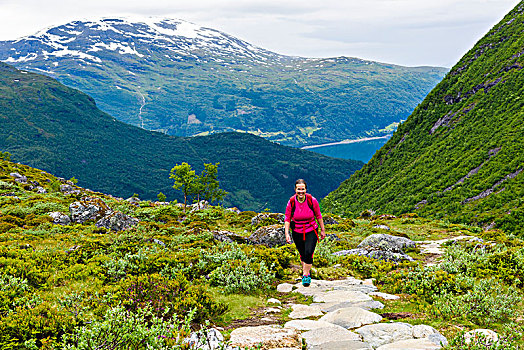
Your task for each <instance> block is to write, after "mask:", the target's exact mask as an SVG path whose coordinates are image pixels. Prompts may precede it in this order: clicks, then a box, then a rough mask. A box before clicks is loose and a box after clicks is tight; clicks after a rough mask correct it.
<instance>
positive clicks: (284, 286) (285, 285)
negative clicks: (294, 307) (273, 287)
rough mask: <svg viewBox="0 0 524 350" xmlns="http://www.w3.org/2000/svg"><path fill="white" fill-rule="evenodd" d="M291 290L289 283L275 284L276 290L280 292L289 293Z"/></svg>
mask: <svg viewBox="0 0 524 350" xmlns="http://www.w3.org/2000/svg"><path fill="white" fill-rule="evenodd" d="M292 290H293V285H292V284H291V283H280V284H279V285H278V286H277V292H280V293H286V294H287V293H291V291H292Z"/></svg>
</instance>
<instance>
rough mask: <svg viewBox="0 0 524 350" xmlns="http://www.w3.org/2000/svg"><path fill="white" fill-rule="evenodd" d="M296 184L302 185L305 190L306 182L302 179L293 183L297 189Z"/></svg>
mask: <svg viewBox="0 0 524 350" xmlns="http://www.w3.org/2000/svg"><path fill="white" fill-rule="evenodd" d="M298 184H303V185H305V186H306V190H307V183H306V180H304V179H298V180H297V181H295V188H297V185H298Z"/></svg>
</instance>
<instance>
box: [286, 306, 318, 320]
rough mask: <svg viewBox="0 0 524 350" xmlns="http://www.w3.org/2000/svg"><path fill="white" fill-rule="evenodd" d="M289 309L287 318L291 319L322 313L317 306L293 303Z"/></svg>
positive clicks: (316, 315) (315, 315)
mask: <svg viewBox="0 0 524 350" xmlns="http://www.w3.org/2000/svg"><path fill="white" fill-rule="evenodd" d="M291 309H292V310H293V311H291V313H290V314H289V318H292V319H297V318H308V317H318V316H322V315H323V314H324V313H323V312H322V311H321V310H320V308H319V307H318V306H311V305H303V304H293V305H291Z"/></svg>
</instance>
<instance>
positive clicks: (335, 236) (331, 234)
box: [326, 233, 340, 242]
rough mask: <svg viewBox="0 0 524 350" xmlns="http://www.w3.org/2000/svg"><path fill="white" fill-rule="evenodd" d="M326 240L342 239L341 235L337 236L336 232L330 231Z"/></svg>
mask: <svg viewBox="0 0 524 350" xmlns="http://www.w3.org/2000/svg"><path fill="white" fill-rule="evenodd" d="M326 241H333V242H338V241H340V237H339V236H337V235H336V234H334V233H328V234H327V235H326Z"/></svg>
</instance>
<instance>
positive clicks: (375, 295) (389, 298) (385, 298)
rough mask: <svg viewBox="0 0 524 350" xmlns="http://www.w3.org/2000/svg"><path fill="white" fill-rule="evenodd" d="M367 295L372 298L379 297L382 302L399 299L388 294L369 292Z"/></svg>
mask: <svg viewBox="0 0 524 350" xmlns="http://www.w3.org/2000/svg"><path fill="white" fill-rule="evenodd" d="M369 295H371V296H374V297H379V298H382V299H384V300H397V299H400V297H399V296H398V295H393V294H388V293H381V292H371V293H369Z"/></svg>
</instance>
